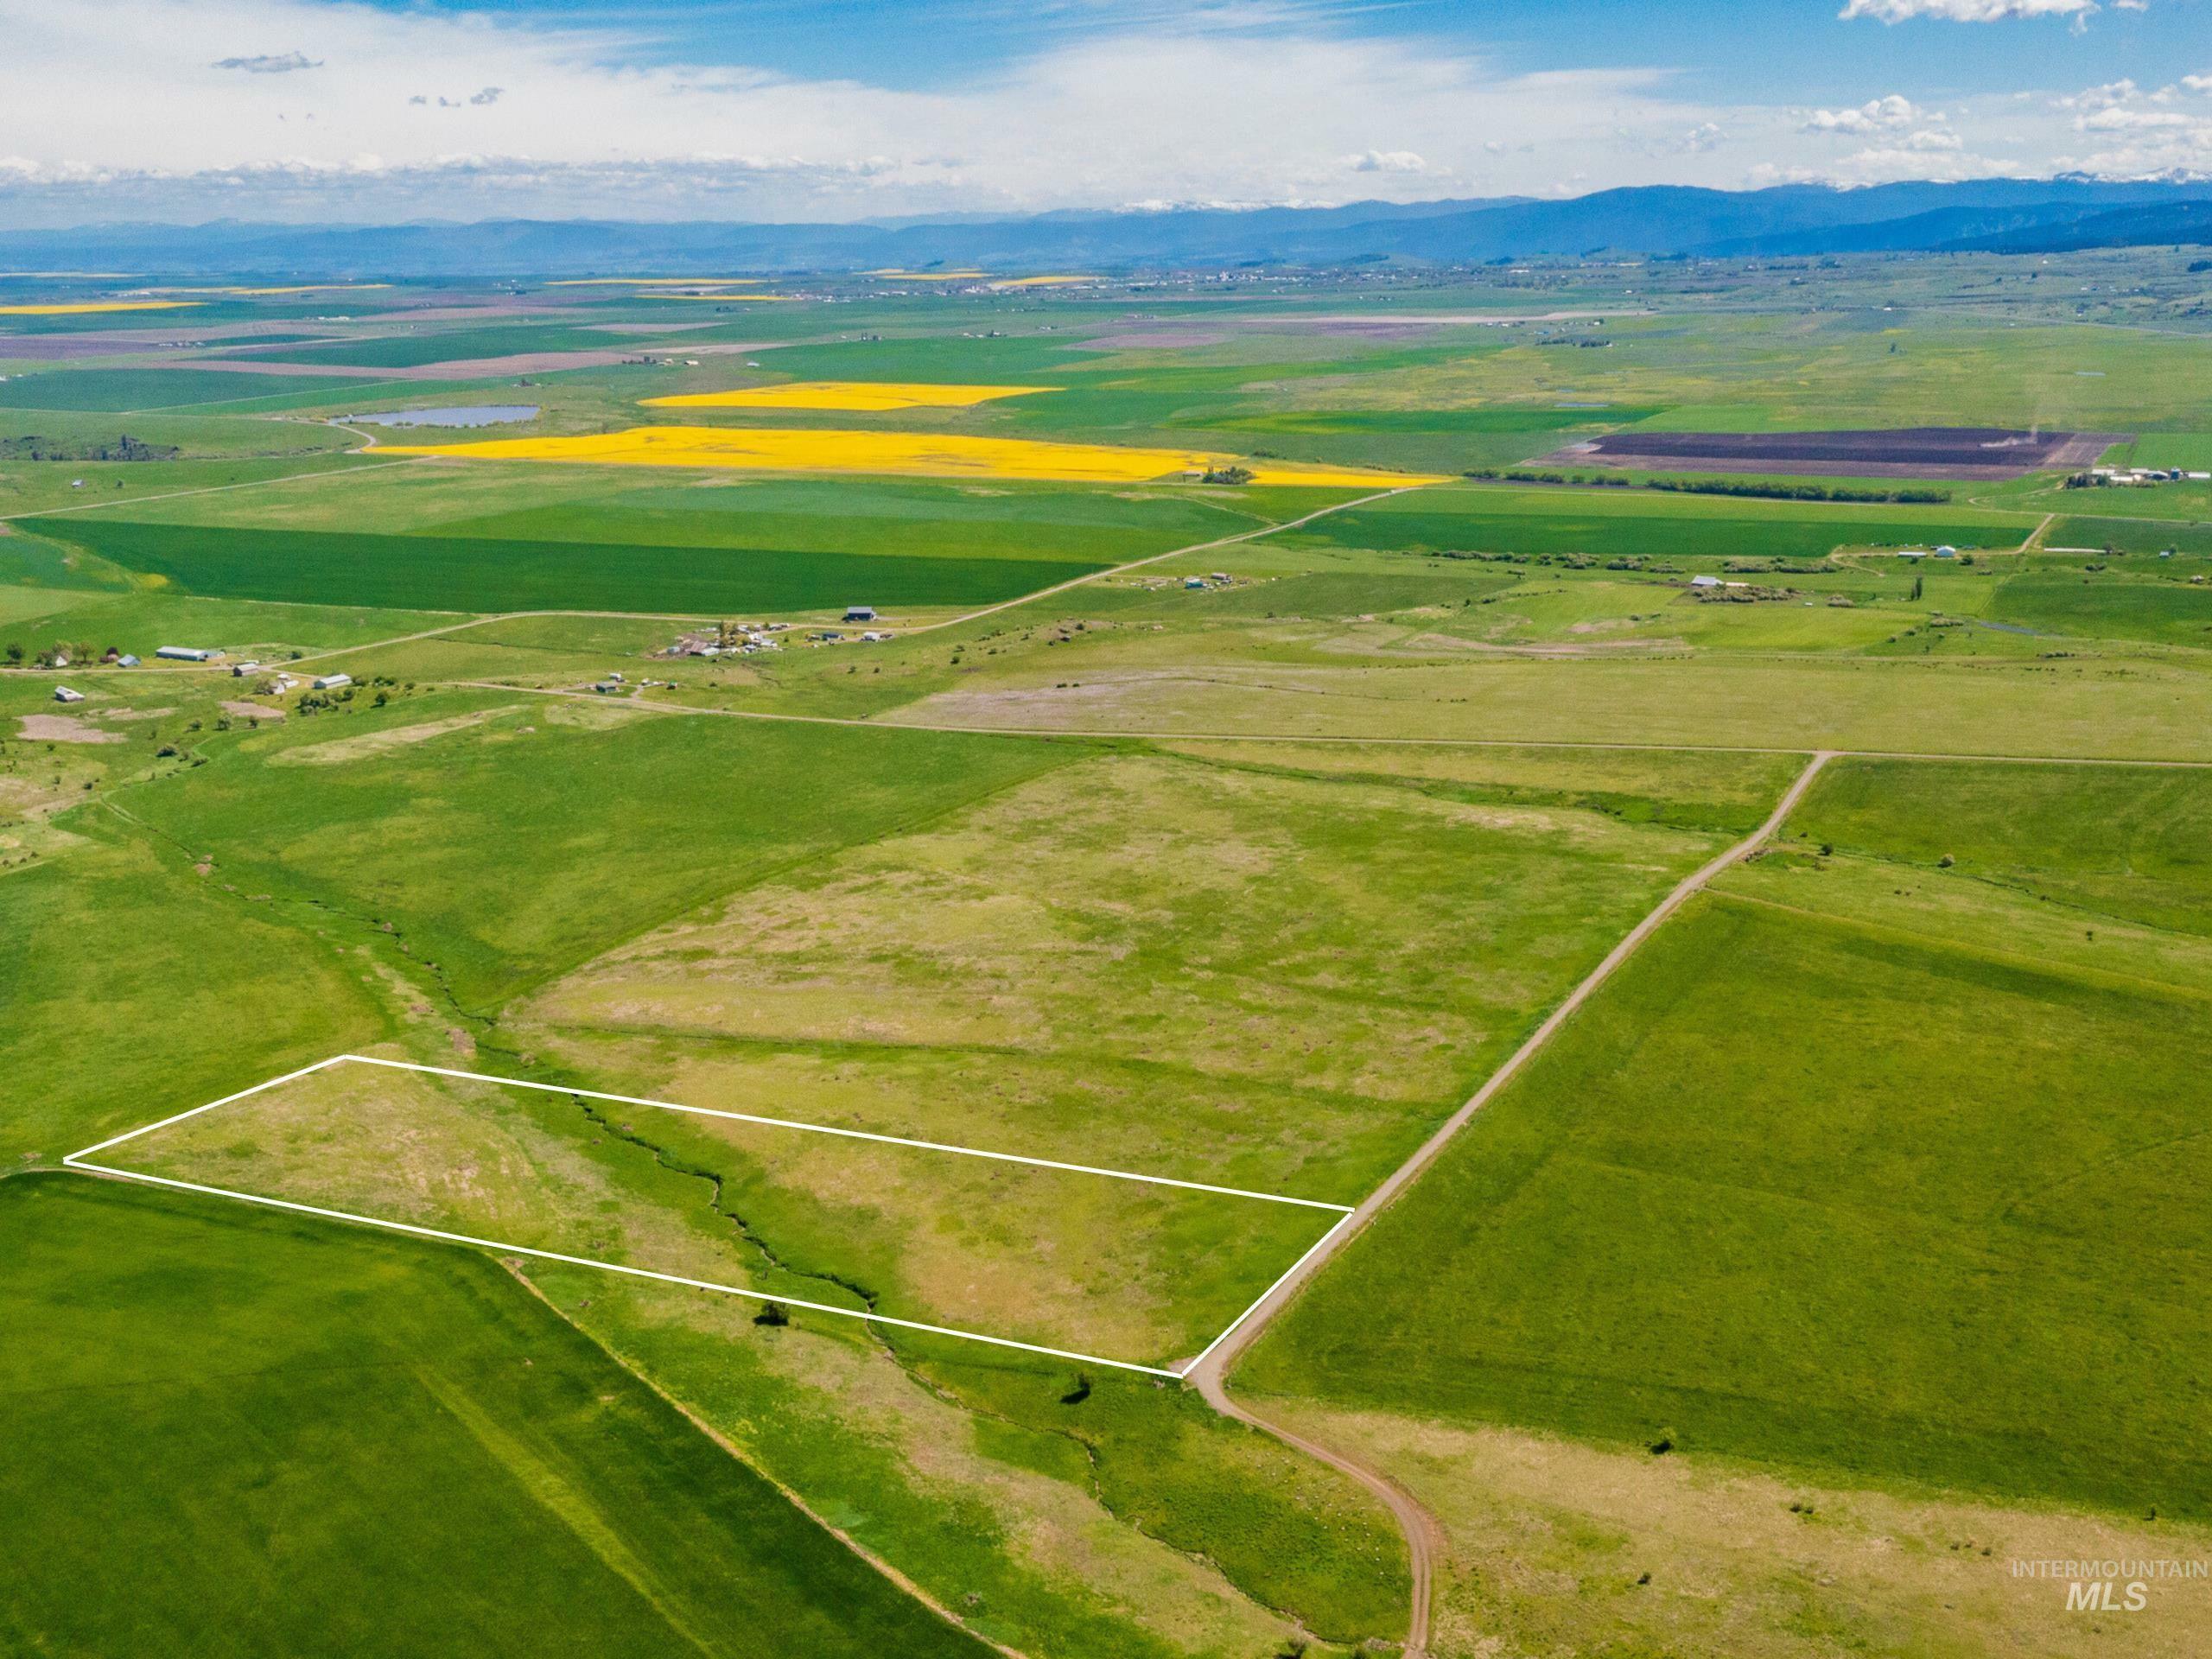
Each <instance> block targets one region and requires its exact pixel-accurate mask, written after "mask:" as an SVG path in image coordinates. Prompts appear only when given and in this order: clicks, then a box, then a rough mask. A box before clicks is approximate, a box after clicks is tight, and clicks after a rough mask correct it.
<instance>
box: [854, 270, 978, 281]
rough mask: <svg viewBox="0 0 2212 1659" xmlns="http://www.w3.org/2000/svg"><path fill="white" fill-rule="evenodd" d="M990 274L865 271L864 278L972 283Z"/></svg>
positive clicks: (969, 271)
mask: <svg viewBox="0 0 2212 1659" xmlns="http://www.w3.org/2000/svg"><path fill="white" fill-rule="evenodd" d="M989 274H990V273H989V272H988V271H982V270H897V269H895V268H894V269H892V270H864V271H862V272H861V276H863V277H882V278H883V279H884V280H885V281H886V282H893V283H972V282H974V281H975V280H976V278H977V277H987V276H988V275H989Z"/></svg>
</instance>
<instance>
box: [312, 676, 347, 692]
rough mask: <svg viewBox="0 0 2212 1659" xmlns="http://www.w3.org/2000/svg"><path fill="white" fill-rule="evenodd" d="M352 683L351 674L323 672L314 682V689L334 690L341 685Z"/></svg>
mask: <svg viewBox="0 0 2212 1659" xmlns="http://www.w3.org/2000/svg"><path fill="white" fill-rule="evenodd" d="M351 684H353V676H352V675H351V674H325V675H324V676H323V677H321V678H320V679H318V680H317V681H315V690H318V691H335V690H337V689H338V688H339V687H340V686H341V685H351Z"/></svg>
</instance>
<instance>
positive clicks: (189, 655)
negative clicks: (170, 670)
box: [154, 645, 223, 663]
mask: <svg viewBox="0 0 2212 1659" xmlns="http://www.w3.org/2000/svg"><path fill="white" fill-rule="evenodd" d="M222 654H223V653H222V652H219V651H205V650H202V649H201V648H200V646H198V645H163V646H162V648H161V649H160V650H158V651H156V652H155V653H154V655H155V656H156V657H159V658H163V659H164V660H166V661H168V662H172V663H212V662H213V661H214V660H215V659H216V658H218V657H220V656H221V655H222Z"/></svg>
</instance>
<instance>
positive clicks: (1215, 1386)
mask: <svg viewBox="0 0 2212 1659" xmlns="http://www.w3.org/2000/svg"><path fill="white" fill-rule="evenodd" d="M1834 754H1835V751H1834V750H1830V749H1821V750H1820V751H1818V752H1816V753H1815V754H1814V756H1813V758H1812V759H1811V760H1809V761H1808V762H1807V763H1806V766H1805V769H1804V771H1802V772H1799V773H1798V774H1797V777H1796V781H1794V782H1793V783H1792V784H1791V785H1789V788H1788V789H1787V790H1786V791H1783V796H1782V798H1781V800H1779V801H1778V802H1777V803H1776V804H1775V808H1774V810H1773V811H1772V812H1770V813H1769V814H1768V815H1767V818H1766V822H1765V823H1762V824H1760V825H1759V827H1758V829H1755V830H1753V831H1752V832H1751V834H1750V835H1749V836H1745V838H1744V839H1743V840H1742V841H1739V842H1737V843H1736V844H1735V845H1734V846H1732V847H1731V848H1729V849H1727V851H1726V852H1724V853H1722V854H1720V855H1719V856H1718V857H1716V858H1714V859H1713V860H1711V861H1708V862H1707V863H1706V864H1705V865H1703V866H1702V867H1700V868H1699V869H1697V870H1695V871H1694V872H1693V873H1691V874H1689V875H1688V876H1685V877H1684V878H1683V879H1682V880H1681V881H1680V882H1679V883H1677V884H1676V886H1675V888H1674V890H1673V891H1672V892H1670V893H1668V895H1667V896H1666V897H1665V898H1664V899H1661V900H1660V901H1659V903H1658V904H1657V906H1655V907H1654V908H1653V909H1652V911H1651V912H1650V914H1649V915H1647V916H1646V917H1645V918H1643V920H1642V921H1640V922H1638V923H1637V925H1635V926H1634V927H1632V928H1630V930H1629V931H1628V932H1627V934H1626V935H1625V936H1624V938H1622V939H1621V942H1620V943H1619V944H1616V945H1615V946H1614V947H1613V948H1612V949H1611V950H1609V951H1607V952H1606V953H1605V960H1604V961H1603V962H1600V963H1599V964H1598V965H1597V966H1596V967H1595V968H1593V969H1591V970H1590V972H1589V973H1588V974H1587V975H1586V976H1584V978H1583V980H1582V982H1581V983H1580V984H1579V985H1577V986H1576V987H1575V988H1573V990H1572V991H1570V992H1568V993H1567V1000H1566V1001H1563V1002H1561V1003H1560V1005H1559V1007H1556V1008H1554V1009H1553V1010H1552V1012H1551V1014H1550V1015H1549V1017H1548V1018H1547V1019H1546V1020H1544V1022H1543V1024H1541V1026H1538V1027H1536V1029H1535V1031H1534V1032H1532V1033H1530V1034H1529V1039H1528V1041H1526V1042H1524V1043H1522V1045H1521V1046H1520V1047H1518V1048H1516V1049H1515V1050H1514V1051H1513V1052H1512V1054H1511V1055H1510V1057H1509V1058H1507V1059H1506V1061H1505V1064H1504V1065H1501V1066H1499V1067H1498V1068H1497V1071H1493V1072H1491V1075H1490V1077H1488V1078H1487V1079H1485V1080H1484V1084H1483V1085H1482V1087H1481V1088H1479V1089H1478V1090H1475V1092H1474V1093H1473V1094H1472V1095H1471V1096H1469V1097H1468V1099H1467V1101H1466V1103H1465V1105H1463V1106H1461V1107H1460V1108H1459V1110H1457V1111H1455V1112H1453V1113H1452V1116H1449V1117H1447V1118H1446V1119H1445V1120H1444V1122H1442V1123H1441V1124H1440V1125H1439V1126H1438V1128H1437V1130H1436V1133H1435V1134H1433V1135H1430V1136H1429V1137H1428V1139H1427V1140H1426V1141H1422V1142H1421V1146H1420V1147H1418V1148H1417V1149H1416V1150H1415V1151H1414V1154H1413V1156H1411V1157H1410V1158H1408V1159H1407V1160H1406V1161H1405V1162H1404V1163H1402V1164H1401V1165H1399V1166H1398V1167H1397V1168H1396V1169H1395V1170H1393V1171H1391V1173H1390V1174H1389V1177H1388V1178H1387V1179H1385V1180H1384V1181H1383V1184H1382V1185H1380V1186H1378V1187H1376V1189H1375V1191H1374V1192H1371V1193H1370V1194H1369V1195H1368V1196H1367V1198H1366V1199H1365V1201H1364V1202H1363V1203H1362V1204H1361V1205H1359V1206H1358V1208H1357V1209H1356V1210H1354V1211H1352V1213H1351V1219H1350V1220H1349V1221H1348V1222H1347V1223H1346V1224H1344V1226H1343V1227H1342V1228H1340V1229H1339V1230H1337V1231H1336V1232H1335V1233H1333V1234H1332V1236H1330V1239H1329V1242H1328V1243H1327V1244H1326V1245H1325V1247H1324V1248H1323V1249H1319V1250H1316V1251H1315V1252H1314V1253H1313V1255H1309V1256H1308V1257H1306V1260H1305V1261H1304V1262H1301V1263H1300V1265H1299V1267H1298V1268H1297V1269H1296V1270H1295V1271H1294V1272H1293V1273H1291V1274H1287V1275H1286V1276H1285V1277H1284V1278H1283V1280H1282V1281H1281V1283H1280V1284H1278V1285H1276V1286H1275V1287H1274V1289H1273V1290H1271V1291H1269V1292H1268V1294H1267V1296H1266V1297H1265V1298H1263V1299H1262V1300H1260V1301H1259V1302H1257V1303H1255V1305H1254V1306H1253V1308H1252V1310H1251V1312H1249V1313H1247V1314H1246V1315H1245V1316H1244V1318H1243V1321H1242V1322H1241V1323H1239V1324H1238V1325H1236V1328H1235V1329H1234V1330H1232V1331H1231V1332H1230V1333H1229V1335H1228V1336H1227V1337H1226V1338H1224V1339H1223V1340H1222V1341H1221V1342H1220V1343H1218V1344H1217V1345H1216V1346H1215V1347H1214V1348H1213V1349H1211V1351H1209V1352H1207V1354H1206V1355H1205V1357H1203V1358H1201V1359H1200V1360H1199V1361H1198V1363H1197V1364H1196V1365H1193V1366H1192V1368H1191V1369H1190V1370H1188V1371H1187V1372H1185V1374H1184V1378H1183V1380H1184V1381H1185V1382H1186V1383H1190V1384H1191V1385H1192V1387H1193V1388H1195V1389H1198V1392H1199V1393H1200V1394H1201V1395H1205V1400H1206V1402H1207V1403H1208V1404H1209V1405H1211V1406H1212V1407H1213V1408H1214V1409H1215V1410H1217V1411H1219V1412H1221V1413H1223V1414H1225V1415H1227V1416H1230V1417H1234V1418H1235V1419H1236V1421H1239V1422H1242V1423H1249V1424H1250V1425H1251V1426H1252V1427H1255V1428H1258V1429H1262V1430H1264V1431H1265V1432H1266V1433H1269V1434H1272V1435H1274V1437H1275V1438H1276V1439H1277V1440H1281V1441H1282V1442H1283V1443H1284V1444H1285V1445H1286V1446H1294V1447H1296V1448H1297V1449H1298V1450H1299V1451H1300V1452H1305V1453H1306V1455H1307V1456H1309V1457H1313V1458H1318V1459H1320V1460H1321V1461H1322V1462H1323V1463H1325V1464H1327V1465H1329V1466H1330V1467H1331V1468H1332V1469H1337V1470H1340V1471H1343V1472H1344V1474H1345V1475H1347V1476H1349V1477H1351V1478H1352V1479H1354V1480H1356V1481H1357V1482H1358V1483H1359V1484H1361V1485H1363V1486H1364V1487H1366V1488H1367V1489H1368V1490H1369V1491H1371V1492H1373V1493H1374V1494H1375V1495H1376V1497H1379V1498H1381V1499H1382V1500H1383V1503H1386V1504H1388V1505H1389V1509H1390V1513H1391V1514H1392V1515H1394V1516H1396V1517H1397V1521H1398V1525H1399V1527H1400V1528H1401V1529H1402V1530H1403V1532H1404V1533H1405V1535H1406V1552H1407V1556H1408V1564H1409V1566H1410V1568H1411V1570H1412V1574H1413V1609H1412V1612H1411V1615H1410V1617H1409V1618H1408V1623H1407V1633H1406V1652H1407V1654H1408V1656H1418V1655H1421V1654H1424V1653H1426V1652H1427V1647H1428V1628H1429V1602H1430V1599H1431V1596H1432V1593H1433V1586H1434V1580H1435V1560H1436V1556H1437V1554H1438V1553H1439V1551H1440V1549H1441V1548H1442V1545H1443V1536H1444V1535H1443V1530H1442V1529H1441V1528H1440V1527H1439V1526H1438V1524H1437V1522H1436V1518H1435V1517H1434V1516H1432V1515H1430V1514H1429V1513H1428V1511H1427V1510H1425V1509H1423V1508H1422V1507H1421V1505H1420V1503H1417V1502H1415V1501H1414V1498H1413V1497H1411V1496H1410V1495H1409V1494H1408V1493H1407V1492H1405V1491H1402V1489H1401V1488H1399V1487H1398V1486H1397V1485H1395V1484H1394V1483H1392V1482H1391V1481H1390V1480H1389V1478H1387V1477H1385V1476H1383V1475H1381V1474H1379V1473H1377V1472H1376V1471H1374V1470H1372V1469H1370V1468H1367V1467H1366V1466H1365V1465H1363V1464H1361V1463H1359V1462H1357V1460H1356V1459H1352V1458H1350V1457H1348V1456H1346V1455H1345V1454H1344V1453H1343V1452H1337V1451H1333V1450H1332V1449H1331V1448H1330V1447H1328V1446H1322V1445H1319V1444H1318V1443H1317V1442H1315V1441H1313V1440H1308V1439H1307V1438H1306V1436H1304V1435H1302V1434H1296V1433H1292V1432H1291V1431H1290V1430H1288V1429H1287V1428H1284V1427H1281V1426H1280V1425H1278V1424H1275V1423H1272V1422H1269V1421H1268V1420H1267V1419H1266V1418H1264V1417H1262V1416H1261V1415H1260V1414H1257V1413H1256V1412H1255V1411H1253V1410H1252V1409H1251V1408H1249V1407H1247V1406H1244V1405H1241V1404H1239V1403H1238V1402H1236V1401H1235V1400H1233V1399H1231V1398H1230V1395H1229V1390H1228V1387H1227V1379H1228V1376H1229V1370H1230V1366H1232V1365H1233V1364H1235V1363H1236V1358H1237V1357H1238V1356H1239V1355H1240V1354H1242V1353H1243V1351H1245V1350H1246V1349H1247V1348H1249V1347H1250V1346H1251V1345H1252V1344H1253V1343H1254V1342H1255V1341H1257V1340H1258V1338H1259V1336H1260V1333H1261V1332H1262V1331H1264V1330H1266V1329H1267V1327H1268V1323H1269V1322H1270V1321H1271V1320H1273V1319H1274V1318H1275V1317H1276V1315H1278V1314H1280V1313H1281V1312H1282V1311H1283V1309H1284V1308H1286V1307H1287V1306H1289V1305H1290V1304H1291V1302H1292V1301H1293V1300H1294V1299H1295V1298H1296V1297H1297V1295H1298V1293H1299V1291H1300V1289H1302V1288H1303V1287H1305V1285H1306V1283H1307V1282H1308V1281H1311V1280H1312V1279H1313V1276H1314V1274H1318V1273H1319V1272H1320V1270H1321V1269H1322V1268H1324V1267H1325V1266H1326V1265H1327V1264H1328V1262H1330V1261H1331V1260H1332V1258H1333V1257H1334V1256H1336V1255H1338V1253H1339V1252H1340V1251H1341V1250H1343V1249H1344V1247H1345V1246H1346V1245H1347V1244H1349V1243H1351V1241H1352V1240H1353V1239H1354V1238H1356V1237H1357V1236H1359V1234H1360V1233H1361V1232H1362V1231H1363V1230H1364V1229H1365V1228H1366V1226H1367V1224H1369V1223H1370V1222H1371V1221H1372V1220H1374V1218H1375V1217H1376V1216H1377V1215H1379V1214H1381V1213H1382V1212H1383V1210H1385V1209H1386V1208H1388V1207H1389V1205H1390V1204H1391V1203H1392V1202H1393V1201H1395V1199H1396V1198H1397V1197H1398V1195H1399V1194H1400V1193H1402V1192H1404V1191H1405V1190H1406V1189H1407V1188H1408V1186H1410V1185H1413V1183H1414V1179H1415V1178H1416V1177H1418V1176H1419V1175H1420V1174H1421V1172H1422V1171H1423V1170H1425V1169H1427V1167H1428V1166H1429V1165H1430V1164H1432V1163H1433V1162H1434V1161H1435V1160H1436V1158H1437V1155H1438V1154H1440V1153H1441V1152H1442V1151H1443V1150H1444V1148H1445V1147H1446V1146H1447V1145H1449V1144H1450V1143H1451V1141H1452V1136H1454V1135H1457V1134H1459V1131H1460V1130H1461V1129H1463V1128H1465V1127H1466V1126H1467V1123H1468V1122H1469V1120H1470V1119H1471V1118H1472V1117H1473V1116H1474V1115H1475V1114H1476V1113H1477V1112H1478V1111H1480V1110H1481V1109H1483V1108H1484V1106H1486V1105H1488V1104H1489V1103H1490V1102H1491V1100H1492V1099H1493V1098H1494V1097H1495V1096H1497V1093H1498V1091H1499V1090H1502V1089H1503V1088H1504V1087H1505V1085H1506V1084H1508V1083H1510V1081H1512V1079H1513V1078H1514V1077H1516V1075H1518V1074H1519V1072H1520V1071H1522V1068H1523V1067H1524V1066H1526V1065H1528V1063H1529V1060H1530V1059H1532V1058H1535V1055H1536V1054H1537V1052H1539V1051H1541V1049H1542V1048H1543V1046H1545V1045H1546V1044H1547V1043H1548V1042H1549V1041H1551V1039H1553V1038H1554V1036H1556V1035H1557V1034H1558V1033H1559V1031H1560V1027H1563V1026H1564V1025H1566V1023H1567V1020H1570V1019H1571V1018H1573V1014H1574V1012H1575V1010H1576V1009H1578V1008H1580V1007H1581V1006H1582V1005H1583V1004H1584V1003H1585V1002H1587V1001H1589V1000H1590V998H1591V997H1592V995H1595V994H1596V992H1597V990H1598V988H1599V986H1601V985H1603V984H1604V983H1605V982H1606V981H1607V980H1608V979H1610V978H1611V977H1612V976H1613V974H1614V973H1615V972H1616V971H1617V970H1618V969H1619V968H1620V966H1621V964H1622V963H1624V962H1626V961H1627V960H1628V959H1629V958H1630V957H1632V956H1634V955H1635V954H1636V951H1637V947H1638V946H1640V945H1641V944H1643V942H1644V941H1645V940H1646V939H1648V938H1650V937H1651V935H1652V934H1653V933H1655V932H1656V931H1658V929H1659V926H1660V924H1662V922H1664V921H1665V920H1666V919H1667V918H1669V916H1671V915H1673V914H1674V913H1675V912H1676V911H1677V910H1680V909H1681V907H1682V906H1683V905H1685V904H1687V903H1688V901H1689V899H1690V898H1691V897H1692V895H1694V894H1695V893H1698V892H1699V891H1700V890H1701V889H1702V888H1703V887H1705V885H1706V884H1707V882H1709V881H1711V880H1713V877H1714V876H1716V875H1718V874H1720V873H1721V872H1722V871H1723V870H1725V869H1726V868H1728V867H1729V866H1730V865H1732V864H1734V863H1737V862H1738V861H1740V860H1742V859H1744V858H1746V857H1748V856H1749V855H1751V853H1753V852H1755V851H1757V850H1758V849H1759V848H1760V847H1762V846H1764V844H1765V843H1766V842H1768V841H1769V840H1770V839H1771V838H1772V837H1773V836H1774V835H1775V832H1776V831H1777V830H1778V829H1781V828H1782V826H1783V823H1784V822H1785V821H1786V820H1787V819H1788V818H1789V815H1790V813H1791V812H1793V811H1795V810H1796V807H1797V803H1798V802H1799V801H1801V800H1802V799H1803V798H1804V796H1805V791H1807V790H1808V789H1810V788H1811V787H1812V785H1813V780H1814V779H1815V778H1817V777H1818V776H1819V775H1820V772H1821V767H1822V766H1826V765H1827V763H1828V761H1829V760H1832V759H1834Z"/></svg>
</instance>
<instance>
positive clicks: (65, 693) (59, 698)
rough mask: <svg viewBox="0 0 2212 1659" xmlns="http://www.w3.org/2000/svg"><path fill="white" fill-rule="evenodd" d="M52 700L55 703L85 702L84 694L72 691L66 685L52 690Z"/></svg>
mask: <svg viewBox="0 0 2212 1659" xmlns="http://www.w3.org/2000/svg"><path fill="white" fill-rule="evenodd" d="M84 700H85V694H84V693H83V692H81V691H72V690H70V689H69V688H68V687H67V686H66V685H57V686H55V687H54V701H55V702H83V701H84Z"/></svg>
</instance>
